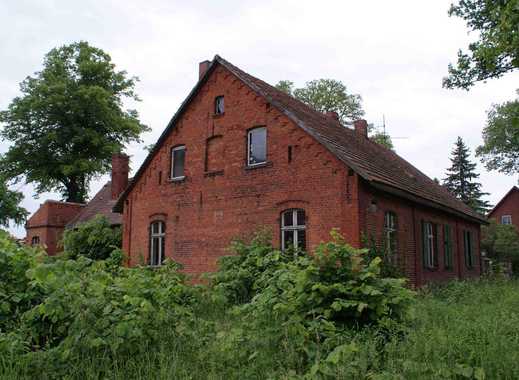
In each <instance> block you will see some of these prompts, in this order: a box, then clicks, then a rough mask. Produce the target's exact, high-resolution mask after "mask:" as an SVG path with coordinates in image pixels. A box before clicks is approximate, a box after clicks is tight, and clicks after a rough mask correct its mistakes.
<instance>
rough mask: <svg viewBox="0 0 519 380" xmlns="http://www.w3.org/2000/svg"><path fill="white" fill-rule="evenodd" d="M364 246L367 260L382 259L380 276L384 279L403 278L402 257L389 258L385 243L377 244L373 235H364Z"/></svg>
mask: <svg viewBox="0 0 519 380" xmlns="http://www.w3.org/2000/svg"><path fill="white" fill-rule="evenodd" d="M361 240H362V246H363V247H365V248H366V249H367V252H366V259H367V260H368V261H371V260H374V259H375V258H377V257H378V258H380V275H381V276H382V277H391V278H402V277H404V274H403V270H402V266H403V265H402V264H403V263H402V262H401V261H399V260H401V258H400V257H388V256H389V255H388V250H387V249H386V243H385V241H383V242H380V243H377V241H376V239H375V237H374V236H373V235H369V236H367V235H363V236H362V238H361Z"/></svg>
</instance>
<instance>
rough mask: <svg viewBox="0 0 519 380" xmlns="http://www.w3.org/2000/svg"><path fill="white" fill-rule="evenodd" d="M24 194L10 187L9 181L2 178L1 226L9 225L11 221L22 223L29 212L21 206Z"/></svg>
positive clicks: (0, 180) (0, 195) (0, 179)
mask: <svg viewBox="0 0 519 380" xmlns="http://www.w3.org/2000/svg"><path fill="white" fill-rule="evenodd" d="M22 200H23V194H22V193H20V192H18V191H14V190H11V189H9V186H8V181H7V180H5V179H2V178H0V226H4V227H9V221H13V222H14V223H15V224H22V223H23V222H25V220H26V219H27V216H28V215H29V213H28V212H27V210H26V209H25V208H23V207H21V206H20V202H21V201H22Z"/></svg>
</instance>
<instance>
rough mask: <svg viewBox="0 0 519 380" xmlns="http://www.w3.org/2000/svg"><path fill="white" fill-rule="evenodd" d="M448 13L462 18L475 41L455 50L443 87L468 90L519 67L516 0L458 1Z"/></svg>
mask: <svg viewBox="0 0 519 380" xmlns="http://www.w3.org/2000/svg"><path fill="white" fill-rule="evenodd" d="M449 15H450V16H456V17H460V18H462V19H463V20H465V21H466V22H467V26H468V27H469V29H470V30H471V31H474V32H476V35H477V36H478V40H477V41H475V42H472V43H470V44H469V46H468V50H469V51H468V52H463V51H461V50H460V51H459V52H458V62H457V64H456V65H455V66H454V65H452V64H450V65H449V76H448V77H447V78H445V79H444V80H443V85H444V87H447V88H455V87H457V88H464V89H468V88H470V87H471V86H473V85H474V84H475V83H476V82H478V81H482V80H487V79H491V78H499V77H501V76H502V75H503V74H505V73H507V72H510V71H512V70H515V69H517V68H519V33H517V25H519V0H506V1H493V0H460V1H459V2H458V3H457V4H453V5H452V6H451V8H450V10H449Z"/></svg>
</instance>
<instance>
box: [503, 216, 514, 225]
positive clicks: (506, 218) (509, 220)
mask: <svg viewBox="0 0 519 380" xmlns="http://www.w3.org/2000/svg"><path fill="white" fill-rule="evenodd" d="M501 224H512V215H503V216H502V217H501Z"/></svg>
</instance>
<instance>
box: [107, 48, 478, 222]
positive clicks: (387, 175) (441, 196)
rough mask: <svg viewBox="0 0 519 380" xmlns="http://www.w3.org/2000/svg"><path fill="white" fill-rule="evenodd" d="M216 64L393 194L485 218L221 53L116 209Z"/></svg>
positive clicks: (382, 149)
mask: <svg viewBox="0 0 519 380" xmlns="http://www.w3.org/2000/svg"><path fill="white" fill-rule="evenodd" d="M217 65H222V66H223V67H225V68H226V69H227V70H229V71H230V72H231V73H232V74H234V75H235V76H236V77H237V78H238V79H240V80H241V81H242V82H243V83H244V84H246V85H247V86H248V87H249V88H250V89H251V90H253V91H254V92H255V93H257V94H258V95H259V96H262V97H263V98H264V99H265V100H266V101H268V102H269V103H270V104H271V105H272V106H274V107H275V108H277V109H278V110H279V111H280V112H281V113H283V114H284V115H286V116H287V117H288V118H289V119H291V120H292V121H293V122H294V123H295V124H296V125H298V126H299V127H300V128H302V129H303V130H304V131H306V132H307V133H308V134H309V135H310V136H312V137H313V138H314V139H315V140H317V141H318V142H319V143H320V144H321V145H323V146H324V147H325V148H327V149H328V150H329V151H330V152H331V153H332V154H333V155H335V156H336V157H337V158H338V159H339V160H340V161H342V162H344V163H345V164H346V165H347V166H348V167H350V168H352V169H353V170H354V171H355V172H357V173H358V174H359V175H360V176H361V177H362V178H363V179H364V180H366V181H367V182H368V183H370V184H371V185H373V186H375V187H378V188H380V189H382V190H383V191H386V192H393V193H395V194H396V195H398V196H400V197H404V198H407V199H410V200H412V201H414V202H419V203H422V204H425V205H427V206H430V207H435V208H438V209H441V210H443V211H446V212H450V213H454V214H456V215H458V216H461V217H464V218H467V219H469V220H473V221H477V222H483V223H485V222H486V221H485V219H484V218H483V217H482V216H481V215H479V214H477V213H476V212H475V211H473V210H472V209H471V208H469V207H468V206H466V205H465V204H464V203H463V202H461V201H459V200H457V199H456V198H455V197H453V196H452V195H451V194H450V193H449V192H448V191H447V190H446V189H445V188H444V187H442V186H440V185H438V184H437V183H436V182H434V181H433V180H431V179H430V178H429V177H427V176H426V175H425V174H423V173H422V172H421V171H419V170H418V169H416V168H415V167H414V166H412V165H411V164H410V163H408V162H407V161H406V160H404V159H403V158H401V157H400V156H398V155H397V154H396V153H394V152H393V151H391V150H389V149H387V148H385V147H383V146H381V145H379V144H377V143H375V142H373V141H371V140H369V139H366V138H364V137H362V136H359V135H358V134H357V133H356V132H355V131H353V130H352V129H349V128H346V127H344V126H342V125H340V124H339V123H338V122H337V121H336V120H333V119H332V118H330V117H327V116H325V115H324V114H322V113H320V112H318V111H316V110H314V109H313V108H311V107H310V106H308V105H306V104H305V103H303V102H301V101H299V100H297V99H295V98H294V97H292V96H290V95H288V94H286V93H284V92H283V91H280V90H278V89H276V88H275V87H273V86H271V85H269V84H268V83H266V82H264V81H262V80H260V79H257V78H255V77H253V76H251V75H249V74H247V73H246V72H244V71H242V70H241V69H239V68H237V67H236V66H234V65H232V64H231V63H229V62H227V61H226V60H225V59H223V58H221V57H220V56H218V55H216V56H215V57H214V59H213V61H212V62H211V64H210V66H209V68H208V69H207V71H206V73H205V74H204V75H203V77H202V78H200V80H199V81H198V83H197V84H196V86H195V87H194V88H193V90H192V91H191V92H190V94H189V95H188V97H187V98H186V100H185V101H184V102H183V103H182V105H181V106H180V108H179V110H178V111H177V113H176V114H175V115H174V116H173V118H172V119H171V121H170V122H169V124H168V126H167V128H166V129H165V130H164V132H163V133H162V135H161V136H160V137H159V140H158V141H157V143H156V144H155V146H154V149H153V150H152V151H151V152H150V154H149V155H148V157H146V160H145V161H144V163H143V164H142V166H141V167H140V168H139V170H138V171H137V173H136V175H135V176H134V178H133V181H132V182H131V183H130V184H129V186H128V187H127V188H126V190H125V191H124V193H123V194H121V196H120V197H119V200H118V201H117V204H116V206H115V207H114V210H115V211H118V212H121V211H122V205H123V201H124V199H125V198H126V196H127V195H128V194H129V192H130V191H131V190H132V188H133V186H134V185H135V183H136V182H137V181H138V179H139V178H140V176H141V175H142V173H143V172H144V170H145V169H146V167H147V166H148V164H149V163H150V161H151V160H152V158H153V156H154V155H155V153H156V152H157V151H158V150H159V149H160V147H161V145H162V143H163V142H164V140H165V139H166V137H167V136H168V135H169V133H170V132H171V130H172V129H173V128H174V127H175V124H176V122H177V120H178V119H179V118H180V117H181V115H182V114H183V112H184V110H185V109H186V107H187V105H188V104H189V103H190V101H191V99H193V97H194V96H195V95H196V94H197V92H198V90H199V89H200V88H201V87H202V85H203V84H204V83H205V82H206V81H207V78H208V77H209V76H210V75H211V73H212V71H213V70H214V69H215V67H216V66H217Z"/></svg>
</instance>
